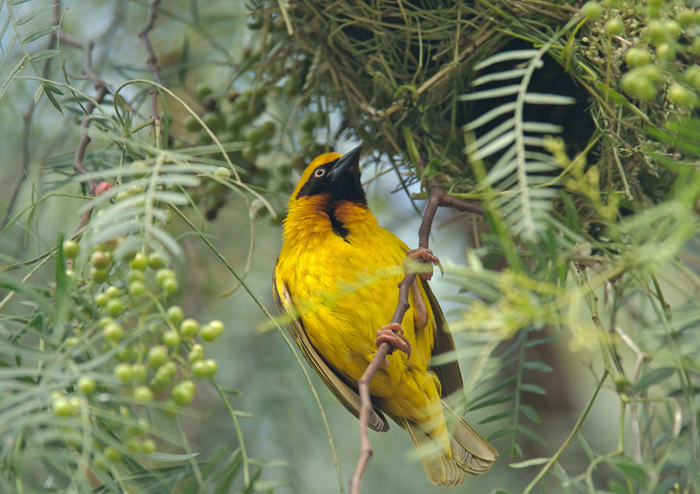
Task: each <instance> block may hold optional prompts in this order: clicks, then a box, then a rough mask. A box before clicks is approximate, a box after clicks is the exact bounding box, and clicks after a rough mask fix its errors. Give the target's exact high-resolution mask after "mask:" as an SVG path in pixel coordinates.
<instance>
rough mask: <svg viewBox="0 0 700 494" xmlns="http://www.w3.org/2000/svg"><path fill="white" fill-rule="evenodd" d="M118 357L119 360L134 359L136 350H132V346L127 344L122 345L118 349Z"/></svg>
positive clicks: (127, 360)
mask: <svg viewBox="0 0 700 494" xmlns="http://www.w3.org/2000/svg"><path fill="white" fill-rule="evenodd" d="M116 357H117V360H118V361H119V362H129V361H130V360H132V359H133V357H134V352H133V351H132V349H131V346H129V345H126V346H123V347H120V348H119V349H118V350H117V354H116Z"/></svg>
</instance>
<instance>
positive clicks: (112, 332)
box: [102, 322, 124, 342]
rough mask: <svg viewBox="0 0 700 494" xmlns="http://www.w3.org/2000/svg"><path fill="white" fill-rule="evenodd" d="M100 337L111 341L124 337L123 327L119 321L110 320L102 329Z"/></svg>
mask: <svg viewBox="0 0 700 494" xmlns="http://www.w3.org/2000/svg"><path fill="white" fill-rule="evenodd" d="M102 337H103V338H104V339H106V340H110V341H113V342H116V341H119V340H121V339H122V338H123V337H124V328H122V326H121V324H119V323H116V322H110V323H108V324H107V325H106V326H105V327H104V329H103V330H102Z"/></svg>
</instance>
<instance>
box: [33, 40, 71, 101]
mask: <svg viewBox="0 0 700 494" xmlns="http://www.w3.org/2000/svg"><path fill="white" fill-rule="evenodd" d="M59 53H60V52H59V51H58V50H40V51H38V52H36V53H34V54H33V55H32V62H41V61H43V60H46V59H47V58H52V57H55V56H56V55H58V54H59ZM47 86H48V84H47ZM54 89H55V91H56V92H59V93H60V94H63V93H61V92H60V91H59V90H58V88H56V87H55V86H54Z"/></svg>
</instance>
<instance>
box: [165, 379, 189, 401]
mask: <svg viewBox="0 0 700 494" xmlns="http://www.w3.org/2000/svg"><path fill="white" fill-rule="evenodd" d="M194 391H195V387H194V383H193V382H192V381H189V380H186V381H182V382H180V383H178V384H176V385H175V386H173V390H172V392H171V393H170V396H171V397H172V399H173V401H174V402H175V403H177V404H178V405H189V404H190V403H191V402H192V399H193V398H194Z"/></svg>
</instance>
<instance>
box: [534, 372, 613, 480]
mask: <svg viewBox="0 0 700 494" xmlns="http://www.w3.org/2000/svg"><path fill="white" fill-rule="evenodd" d="M607 378H608V371H607V369H606V370H605V371H604V372H603V376H602V377H601V378H600V381H599V382H598V385H597V386H596V388H595V390H594V391H593V395H592V396H591V398H590V399H589V400H588V403H587V404H586V408H584V409H583V412H581V416H580V417H579V418H578V420H577V421H576V425H574V428H573V429H572V430H571V432H570V433H569V437H567V438H566V440H564V442H563V443H562V445H561V446H559V449H558V450H557V452H556V453H554V456H552V457H551V458H550V459H549V461H548V462H547V463H546V464H545V466H544V467H542V470H540V472H539V473H538V474H537V476H535V478H534V479H532V482H530V484H528V486H527V487H526V488H525V490H524V491H523V494H528V493H529V492H530V491H531V490H532V489H533V488H534V487H535V486H536V485H537V483H538V482H540V481H541V480H542V479H543V478H544V476H545V474H546V473H547V472H548V471H549V469H550V468H551V467H552V465H554V464H555V463H556V462H557V460H558V459H559V457H560V456H561V454H562V453H563V452H564V450H565V449H566V447H567V446H568V445H569V443H570V442H571V440H572V439H573V438H574V436H575V435H576V433H577V432H578V431H579V430H580V429H581V426H582V425H583V422H584V420H586V417H587V416H588V412H590V410H591V407H592V406H593V403H595V400H596V397H597V396H598V393H599V392H600V390H601V388H602V387H603V383H604V382H605V380H606V379H607Z"/></svg>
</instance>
